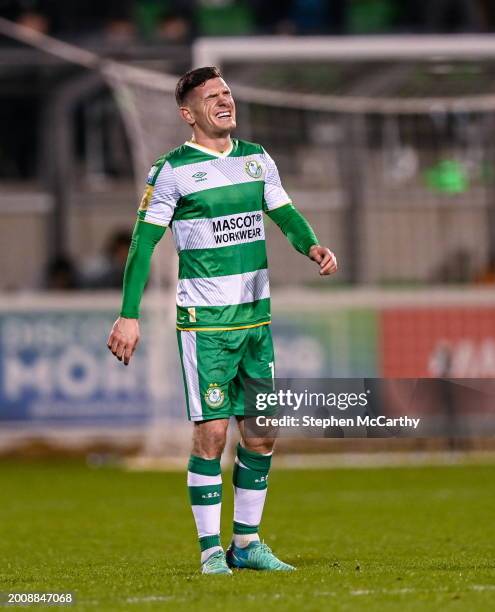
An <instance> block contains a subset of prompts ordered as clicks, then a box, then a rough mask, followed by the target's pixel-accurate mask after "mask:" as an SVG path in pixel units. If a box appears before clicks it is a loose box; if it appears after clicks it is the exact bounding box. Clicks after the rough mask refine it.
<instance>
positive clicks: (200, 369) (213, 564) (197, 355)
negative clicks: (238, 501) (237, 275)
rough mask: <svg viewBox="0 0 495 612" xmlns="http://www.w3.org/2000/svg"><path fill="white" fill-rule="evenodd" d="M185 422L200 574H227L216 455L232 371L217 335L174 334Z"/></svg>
mask: <svg viewBox="0 0 495 612" xmlns="http://www.w3.org/2000/svg"><path fill="white" fill-rule="evenodd" d="M177 337H178V342H179V353H180V357H181V363H182V372H183V376H184V386H185V390H186V404H187V412H188V417H189V420H191V421H193V422H194V423H195V425H194V436H193V449H192V453H191V457H190V460H189V469H188V487H189V494H190V499H191V506H192V511H193V515H194V520H195V522H196V527H197V531H198V537H199V543H200V548H201V564H202V571H203V573H230V570H229V569H228V567H227V566H226V564H225V555H224V553H223V549H222V547H221V544H220V511H221V501H222V477H221V472H220V457H221V454H222V451H223V448H224V446H225V437H226V431H227V425H228V419H229V417H230V415H231V403H230V399H229V383H230V380H231V379H232V378H233V377H234V376H235V374H236V373H237V366H236V363H235V360H234V359H232V358H231V356H225V355H224V353H225V350H224V343H223V341H222V337H221V336H220V335H219V334H217V333H210V332H185V331H180V332H178V334H177Z"/></svg>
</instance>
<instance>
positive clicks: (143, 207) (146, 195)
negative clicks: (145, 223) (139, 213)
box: [139, 185, 154, 210]
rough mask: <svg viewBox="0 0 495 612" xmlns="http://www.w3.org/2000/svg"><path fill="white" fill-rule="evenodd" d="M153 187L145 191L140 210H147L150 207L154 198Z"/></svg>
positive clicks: (148, 187) (150, 186)
mask: <svg viewBox="0 0 495 612" xmlns="http://www.w3.org/2000/svg"><path fill="white" fill-rule="evenodd" d="M153 189H154V187H153V185H148V186H147V187H146V189H145V190H144V193H143V197H142V198H141V203H140V204H139V210H147V208H148V206H149V205H150V202H151V198H152V197H153Z"/></svg>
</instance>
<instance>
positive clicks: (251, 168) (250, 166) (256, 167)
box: [244, 159, 263, 179]
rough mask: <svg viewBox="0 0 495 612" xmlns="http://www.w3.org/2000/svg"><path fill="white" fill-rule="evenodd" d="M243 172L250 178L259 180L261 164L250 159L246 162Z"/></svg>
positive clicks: (261, 169) (261, 171)
mask: <svg viewBox="0 0 495 612" xmlns="http://www.w3.org/2000/svg"><path fill="white" fill-rule="evenodd" d="M244 170H245V171H246V172H247V173H248V174H249V176H250V177H252V178H255V179H257V178H260V176H261V175H262V173H263V168H262V167H261V164H259V163H258V162H257V161H255V160H254V159H251V160H250V161H247V162H246V165H245V166H244Z"/></svg>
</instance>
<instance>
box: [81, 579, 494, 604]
mask: <svg viewBox="0 0 495 612" xmlns="http://www.w3.org/2000/svg"><path fill="white" fill-rule="evenodd" d="M463 591H477V592H483V591H495V584H472V585H467V586H465V587H463V588H461V589H452V588H449V587H436V588H432V589H416V588H413V587H403V588H400V589H355V590H352V591H348V592H347V595H351V596H353V597H363V596H370V595H413V594H419V593H448V592H463ZM343 595H346V593H345V592H338V591H313V593H312V596H313V597H342V596H343ZM263 597H264V598H268V599H283V598H285V597H290V598H291V599H293V598H296V599H297V598H300V597H307V595H303V594H299V595H297V594H296V595H294V593H272V594H271V595H267V594H265V595H263ZM248 599H257V596H256V595H254V594H251V595H248ZM155 601H157V602H160V601H163V602H164V601H176V602H177V601H184V602H186V601H187V598H184V597H181V598H177V597H176V596H174V595H145V596H142V597H129V598H127V599H126V600H125V602H126V603H131V604H141V603H149V602H155ZM80 603H86V604H88V603H98V602H94V601H83V602H80Z"/></svg>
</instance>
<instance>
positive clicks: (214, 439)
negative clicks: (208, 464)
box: [192, 426, 227, 459]
mask: <svg viewBox="0 0 495 612" xmlns="http://www.w3.org/2000/svg"><path fill="white" fill-rule="evenodd" d="M226 441H227V428H226V427H215V426H208V427H200V426H198V427H196V428H195V431H194V437H193V451H192V452H193V454H194V455H197V456H198V457H202V458H203V459H215V458H217V457H220V456H221V454H222V452H223V449H224V448H225V444H226Z"/></svg>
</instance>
